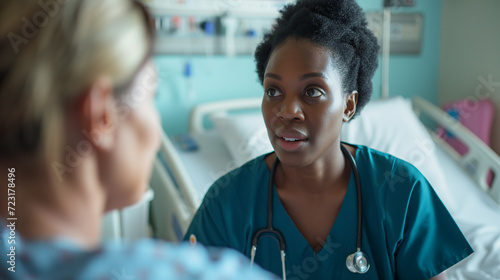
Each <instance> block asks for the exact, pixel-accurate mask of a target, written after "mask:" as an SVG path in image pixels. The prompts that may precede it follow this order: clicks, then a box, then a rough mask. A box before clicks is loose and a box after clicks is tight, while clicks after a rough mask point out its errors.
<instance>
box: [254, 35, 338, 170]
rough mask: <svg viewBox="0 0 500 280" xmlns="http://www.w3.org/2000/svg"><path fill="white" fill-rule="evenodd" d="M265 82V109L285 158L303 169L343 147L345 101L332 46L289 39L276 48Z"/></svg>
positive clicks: (271, 132) (268, 124)
mask: <svg viewBox="0 0 500 280" xmlns="http://www.w3.org/2000/svg"><path fill="white" fill-rule="evenodd" d="M263 85H264V98H263V100H262V113H263V116H264V121H265V123H266V127H267V131H268V134H269V139H270V140H271V144H272V145H273V147H274V150H275V152H276V154H277V156H278V158H279V159H280V161H281V162H283V163H284V164H287V165H291V166H296V167H303V166H307V165H310V164H312V163H315V162H317V161H318V160H321V159H327V158H328V157H329V156H331V155H333V154H332V152H334V151H335V150H334V149H335V148H336V149H337V150H338V149H339V147H337V146H336V145H340V140H339V139H340V130H341V127H342V121H343V118H344V106H345V100H346V99H345V96H344V94H343V89H342V83H341V78H340V73H339V70H338V69H337V68H336V67H335V65H334V63H333V58H332V54H331V52H330V51H329V50H328V49H326V48H324V47H319V46H317V45H315V44H313V43H312V42H311V41H309V40H305V39H298V40H296V39H288V40H286V41H285V42H284V43H283V44H282V45H281V46H279V47H278V48H276V49H275V50H274V51H273V52H272V54H271V56H270V58H269V62H268V64H267V67H266V70H265V74H264V82H263ZM334 145H335V146H334Z"/></svg>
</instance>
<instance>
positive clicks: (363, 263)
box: [250, 145, 370, 280]
mask: <svg viewBox="0 0 500 280" xmlns="http://www.w3.org/2000/svg"><path fill="white" fill-rule="evenodd" d="M340 149H341V150H342V153H343V154H344V156H345V157H346V158H347V160H348V161H349V164H350V165H351V168H352V170H353V172H354V179H355V180H356V192H357V197H358V231H357V235H356V249H357V250H356V252H354V253H352V254H350V255H349V256H347V259H346V266H347V269H349V271H351V272H352V273H366V272H367V271H368V269H369V268H370V261H369V260H368V256H367V255H366V254H365V253H363V252H362V251H361V227H362V225H361V222H362V220H363V216H362V215H363V214H362V210H363V208H362V204H363V202H362V198H361V182H360V179H359V173H358V167H357V166H356V162H355V160H354V157H353V156H352V155H351V153H349V151H347V149H346V148H345V147H344V146H343V145H340ZM278 163H279V159H278V157H277V156H276V159H275V160H274V163H273V167H272V169H271V175H270V176H269V187H268V192H267V227H265V228H261V229H259V230H257V232H255V234H254V235H253V237H252V251H251V252H250V265H253V263H254V259H255V253H256V252H257V243H258V241H259V237H260V235H261V234H273V235H275V236H276V237H277V241H278V243H279V247H280V255H281V268H282V270H283V280H286V269H285V238H283V235H282V234H281V232H279V230H277V229H274V228H273V181H274V173H275V171H276V167H277V166H278Z"/></svg>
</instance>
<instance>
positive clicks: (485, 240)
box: [436, 148, 500, 280]
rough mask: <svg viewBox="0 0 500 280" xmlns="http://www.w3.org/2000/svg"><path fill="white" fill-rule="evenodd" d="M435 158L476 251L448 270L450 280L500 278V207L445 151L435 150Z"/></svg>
mask: <svg viewBox="0 0 500 280" xmlns="http://www.w3.org/2000/svg"><path fill="white" fill-rule="evenodd" d="M436 156H437V158H438V161H439V163H440V166H441V168H442V169H443V172H444V175H445V178H446V181H447V183H448V185H449V186H451V187H452V188H453V191H452V192H451V195H453V199H454V200H455V201H456V203H457V205H459V207H458V208H457V209H456V210H455V212H454V213H452V215H453V216H454V218H455V221H456V222H457V224H458V226H459V227H460V229H461V230H462V232H463V233H464V235H465V237H466V238H467V240H468V241H469V243H470V245H471V246H472V248H473V249H474V254H472V255H471V256H470V257H469V258H467V259H466V260H465V261H462V262H460V263H458V264H457V265H455V266H454V267H452V268H451V269H449V271H448V279H450V280H472V279H473V280H493V279H495V280H498V279H500V206H498V205H497V204H496V203H495V202H494V201H493V199H492V198H491V197H489V196H488V195H487V194H486V193H484V192H483V191H481V190H480V189H479V187H478V186H476V184H475V183H474V182H473V181H472V179H471V178H470V177H469V176H468V175H467V174H466V173H464V171H462V169H461V168H460V167H459V166H458V165H457V164H456V163H455V162H454V160H453V159H452V158H451V157H450V156H449V155H448V154H447V153H446V152H445V151H444V150H443V149H442V148H437V149H436Z"/></svg>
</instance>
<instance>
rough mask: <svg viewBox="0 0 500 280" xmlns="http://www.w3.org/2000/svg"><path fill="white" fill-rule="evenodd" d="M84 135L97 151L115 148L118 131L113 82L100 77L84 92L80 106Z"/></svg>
mask: <svg viewBox="0 0 500 280" xmlns="http://www.w3.org/2000/svg"><path fill="white" fill-rule="evenodd" d="M78 112H79V113H80V118H79V119H80V123H81V126H82V128H83V130H82V133H83V134H84V136H85V138H87V139H88V140H89V141H90V142H91V143H92V144H93V145H94V147H96V148H97V149H100V150H109V149H111V148H112V147H113V144H114V143H113V141H114V137H113V134H114V131H115V129H116V113H115V106H114V94H113V82H112V80H111V79H110V78H108V77H99V78H98V79H96V80H95V81H94V82H93V83H92V84H91V85H90V87H89V88H88V89H87V90H85V91H84V92H83V96H82V98H81V102H79V104H78Z"/></svg>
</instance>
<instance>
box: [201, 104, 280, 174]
mask: <svg viewBox="0 0 500 280" xmlns="http://www.w3.org/2000/svg"><path fill="white" fill-rule="evenodd" d="M210 120H211V121H212V123H213V124H214V126H215V129H216V130H217V133H219V134H220V135H221V136H222V139H223V140H224V142H225V144H226V146H227V148H228V150H229V153H230V154H231V156H232V157H233V159H234V161H235V162H236V164H237V165H238V166H241V165H242V164H244V163H245V162H247V161H249V160H251V159H253V158H255V157H257V156H260V155H262V154H265V153H269V152H271V151H273V146H272V145H271V142H269V137H268V136H267V129H266V125H265V124H264V119H263V118H262V114H261V113H260V112H259V113H251V114H244V115H217V114H215V115H212V116H211V117H210Z"/></svg>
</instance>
